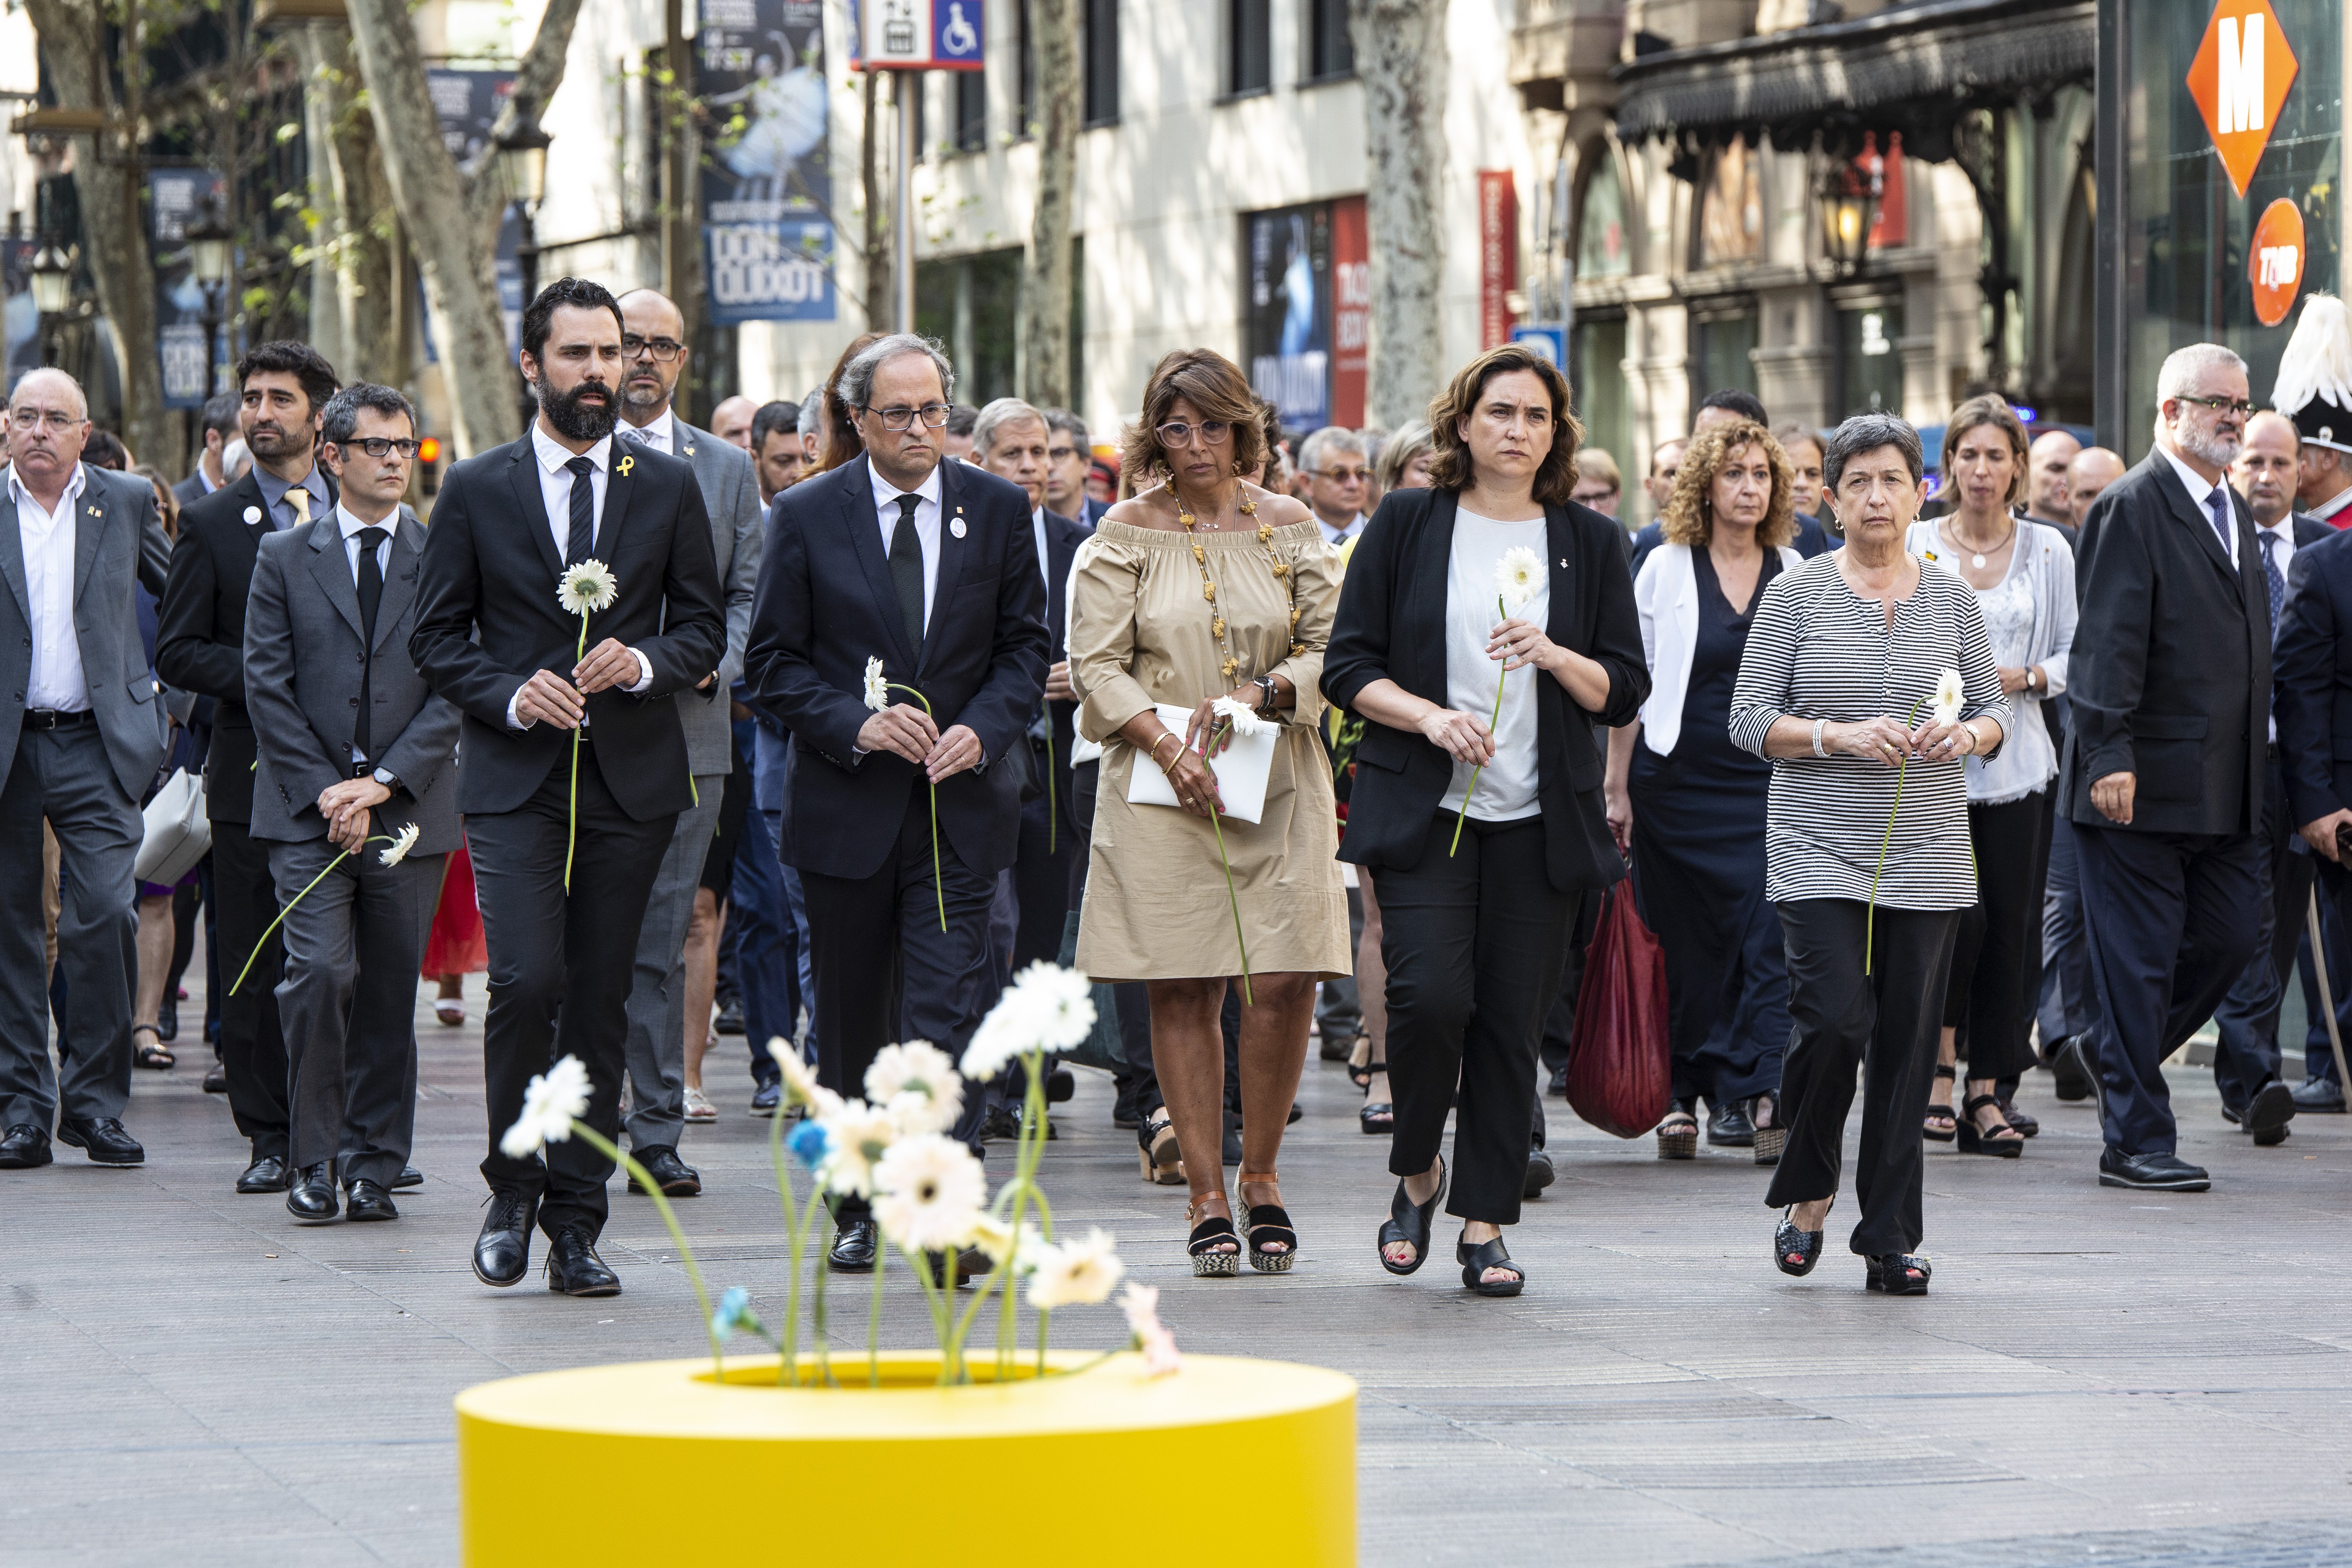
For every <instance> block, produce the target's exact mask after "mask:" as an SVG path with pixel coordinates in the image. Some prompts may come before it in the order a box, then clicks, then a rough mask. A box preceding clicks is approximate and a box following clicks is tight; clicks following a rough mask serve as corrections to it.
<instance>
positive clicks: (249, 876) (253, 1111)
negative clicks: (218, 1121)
mask: <svg viewBox="0 0 2352 1568" xmlns="http://www.w3.org/2000/svg"><path fill="white" fill-rule="evenodd" d="M276 888H277V883H276V881H275V880H274V879H272V878H271V876H270V874H269V846H268V844H265V843H263V842H262V841H260V840H259V839H257V838H255V837H253V836H252V835H251V834H250V833H248V832H247V831H246V825H245V824H244V823H242V822H215V823H214V824H213V911H214V912H213V929H214V931H215V933H216V934H217V935H218V936H219V938H220V945H221V983H222V984H224V985H228V984H236V972H237V971H238V970H240V969H243V968H244V967H245V961H246V957H247V954H249V953H251V952H253V948H254V943H255V942H258V941H260V938H261V933H262V931H265V930H267V929H268V925H269V922H270V921H274V920H276V919H277V918H278V898H277V894H276V891H275V889H276ZM285 977H286V944H285V942H284V941H283V939H282V938H280V937H279V935H278V932H276V931H270V933H269V940H268V942H264V943H263V944H262V948H261V953H260V956H258V957H257V958H255V959H254V961H253V969H252V971H251V972H250V973H247V975H246V977H245V983H244V984H241V985H237V988H236V995H234V996H229V995H224V996H223V997H222V998H221V1037H220V1059H221V1070H222V1071H223V1072H224V1073H226V1075H227V1076H228V1109H229V1114H230V1115H231V1116H232V1117H234V1118H235V1119H236V1131H237V1133H238V1135H239V1136H240V1137H243V1138H245V1139H247V1141H249V1142H251V1143H252V1144H253V1157H254V1158H255V1159H257V1160H259V1159H262V1158H264V1157H265V1156H269V1155H275V1156H276V1157H277V1158H278V1159H280V1160H283V1159H285V1158H286V1157H287V1148H288V1144H289V1138H290V1136H291V1135H290V1133H289V1131H288V1129H289V1121H290V1119H289V1114H288V1111H287V1109H286V1093H287V1083H288V1081H289V1069H288V1068H287V1064H286V1038H285V1036H284V1035H283V1034H281V1033H280V1032H279V1029H278V982H279V981H280V980H283V979H284V978H285ZM515 1105H516V1108H517V1109H518V1110H520V1108H521V1105H522V1101H521V1100H516V1101H515ZM499 1131H505V1129H504V1128H503V1127H501V1128H500V1129H499Z"/></svg>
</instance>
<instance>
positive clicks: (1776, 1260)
mask: <svg viewBox="0 0 2352 1568" xmlns="http://www.w3.org/2000/svg"><path fill="white" fill-rule="evenodd" d="M1831 1206H1832V1207H1835V1206H1836V1205H1835V1204H1834V1203H1832V1205H1831ZM1796 1213H1797V1205H1794V1204H1790V1205H1789V1207H1788V1210H1787V1212H1786V1213H1784V1214H1783V1215H1781V1216H1780V1228H1779V1229H1778V1230H1775V1231H1774V1232H1773V1233H1772V1263H1773V1267H1775V1268H1779V1269H1780V1272H1781V1273H1783V1274H1793V1275H1795V1276H1796V1277H1797V1278H1798V1279H1803V1278H1804V1277H1805V1276H1806V1275H1808V1274H1811V1272H1812V1271H1813V1265H1814V1264H1816V1263H1819V1262H1820V1261H1821V1260H1822V1232H1824V1231H1826V1230H1828V1229H1829V1216H1828V1215H1827V1214H1824V1215H1822V1229H1821V1230H1799V1229H1798V1228H1797V1227H1796V1226H1795V1224H1794V1223H1793V1221H1794V1219H1795V1217H1796Z"/></svg>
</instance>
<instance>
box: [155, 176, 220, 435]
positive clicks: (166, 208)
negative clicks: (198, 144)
mask: <svg viewBox="0 0 2352 1568" xmlns="http://www.w3.org/2000/svg"><path fill="white" fill-rule="evenodd" d="M220 194H221V177H220V175H219V174H216V173H215V172H214V171H212V170H210V169H150V170H149V171H148V172H147V243H148V253H149V254H150V255H151V256H152V257H153V258H154V263H155V353H156V355H157V358H158V359H159V361H160V362H161V363H162V368H163V406H164V407H166V408H201V407H203V406H204V404H205V396H206V395H207V394H209V393H210V392H211V390H212V368H213V367H212V351H213V350H215V349H225V348H226V342H217V343H210V344H208V343H207V342H205V337H206V333H205V289H204V285H203V284H201V283H199V282H197V281H196V277H195V272H194V268H191V267H190V266H189V265H188V249H187V237H188V229H189V227H190V226H192V225H194V224H195V223H197V222H199V221H200V220H201V219H202V218H203V216H204V213H205V203H207V202H209V201H212V200H214V199H215V197H217V196H218V195H220ZM222 313H223V314H224V315H226V314H227V312H226V310H224V311H223V312H222ZM216 335H219V336H221V337H223V338H224V339H225V338H226V333H225V332H219V333H217V334H216ZM224 357H226V355H224Z"/></svg>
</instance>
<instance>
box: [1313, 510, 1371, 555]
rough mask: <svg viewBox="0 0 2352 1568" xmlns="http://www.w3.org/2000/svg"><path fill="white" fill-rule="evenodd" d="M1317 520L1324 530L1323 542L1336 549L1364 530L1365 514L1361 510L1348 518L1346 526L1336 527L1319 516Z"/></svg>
mask: <svg viewBox="0 0 2352 1568" xmlns="http://www.w3.org/2000/svg"><path fill="white" fill-rule="evenodd" d="M1315 521H1316V522H1317V523H1318V524H1319V525H1320V526H1321V528H1322V530H1323V542H1324V543H1326V544H1328V545H1329V546H1330V547H1331V548H1332V549H1334V550H1337V549H1339V546H1341V545H1342V544H1345V543H1347V542H1348V541H1349V540H1351V539H1353V538H1355V537H1356V535H1358V534H1360V533H1361V532H1363V531H1364V514H1363V513H1362V512H1358V513H1357V514H1356V515H1355V516H1353V517H1351V518H1349V520H1348V525H1347V526H1346V527H1345V528H1334V527H1332V526H1331V525H1330V524H1329V523H1328V522H1325V521H1323V520H1322V519H1321V518H1319V517H1318V518H1317V519H1316V520H1315Z"/></svg>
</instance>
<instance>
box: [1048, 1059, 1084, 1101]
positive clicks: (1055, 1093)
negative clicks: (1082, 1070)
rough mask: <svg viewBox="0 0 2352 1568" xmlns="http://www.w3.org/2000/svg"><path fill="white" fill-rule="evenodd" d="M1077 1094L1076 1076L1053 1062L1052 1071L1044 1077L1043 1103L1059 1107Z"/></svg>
mask: <svg viewBox="0 0 2352 1568" xmlns="http://www.w3.org/2000/svg"><path fill="white" fill-rule="evenodd" d="M1077 1092H1078V1075H1077V1074H1076V1073H1074V1072H1072V1071H1071V1070H1070V1069H1069V1068H1066V1067H1064V1066H1062V1064H1061V1063H1059V1062H1055V1064H1054V1069H1053V1070H1052V1071H1051V1072H1049V1073H1047V1074H1046V1075H1045V1103H1046V1104H1048V1105H1060V1104H1062V1103H1063V1102H1064V1101H1066V1100H1068V1099H1069V1098H1070V1096H1072V1095H1074V1094H1076V1093H1077Z"/></svg>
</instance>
